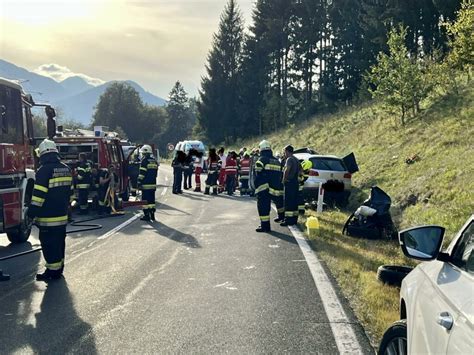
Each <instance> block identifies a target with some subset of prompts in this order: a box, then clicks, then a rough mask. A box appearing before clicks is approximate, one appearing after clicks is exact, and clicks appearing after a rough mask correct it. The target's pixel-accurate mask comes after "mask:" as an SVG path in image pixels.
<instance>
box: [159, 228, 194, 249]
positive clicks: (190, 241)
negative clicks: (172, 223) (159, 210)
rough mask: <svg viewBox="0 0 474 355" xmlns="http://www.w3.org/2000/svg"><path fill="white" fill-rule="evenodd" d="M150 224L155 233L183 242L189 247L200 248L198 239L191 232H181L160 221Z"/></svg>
mask: <svg viewBox="0 0 474 355" xmlns="http://www.w3.org/2000/svg"><path fill="white" fill-rule="evenodd" d="M150 225H151V226H152V227H153V228H155V230H156V232H157V234H159V235H160V236H163V237H166V238H168V239H171V240H173V241H175V242H178V243H183V244H186V245H187V246H189V247H190V248H201V245H200V244H199V241H198V240H197V239H196V238H194V237H193V236H192V235H191V234H186V233H182V232H180V231H178V230H176V229H174V228H171V227H169V226H167V225H166V224H163V223H161V222H153V223H150Z"/></svg>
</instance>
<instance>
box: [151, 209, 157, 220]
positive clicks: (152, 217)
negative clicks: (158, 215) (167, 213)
mask: <svg viewBox="0 0 474 355" xmlns="http://www.w3.org/2000/svg"><path fill="white" fill-rule="evenodd" d="M155 211H156V209H155V208H152V209H151V210H150V219H151V220H152V221H153V222H154V221H156V219H155Z"/></svg>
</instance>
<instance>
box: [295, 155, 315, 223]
mask: <svg viewBox="0 0 474 355" xmlns="http://www.w3.org/2000/svg"><path fill="white" fill-rule="evenodd" d="M312 167H313V163H312V162H311V160H304V161H302V162H301V170H300V175H299V177H298V181H299V189H298V211H299V213H300V214H302V215H304V214H305V212H306V210H305V208H304V192H303V190H304V183H305V182H306V180H308V178H309V171H310V170H311V168H312Z"/></svg>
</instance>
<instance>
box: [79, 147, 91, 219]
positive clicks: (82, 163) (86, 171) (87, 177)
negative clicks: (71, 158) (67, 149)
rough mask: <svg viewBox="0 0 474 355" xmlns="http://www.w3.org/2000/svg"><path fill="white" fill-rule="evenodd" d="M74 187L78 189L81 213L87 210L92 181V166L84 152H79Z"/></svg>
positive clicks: (85, 212)
mask: <svg viewBox="0 0 474 355" xmlns="http://www.w3.org/2000/svg"><path fill="white" fill-rule="evenodd" d="M76 170H77V177H76V179H77V181H76V188H77V190H78V198H79V209H80V213H81V214H87V213H88V212H89V203H88V200H89V189H90V187H91V183H92V166H91V164H90V163H89V161H88V160H87V158H86V154H85V153H80V154H79V164H78V166H77V169H76Z"/></svg>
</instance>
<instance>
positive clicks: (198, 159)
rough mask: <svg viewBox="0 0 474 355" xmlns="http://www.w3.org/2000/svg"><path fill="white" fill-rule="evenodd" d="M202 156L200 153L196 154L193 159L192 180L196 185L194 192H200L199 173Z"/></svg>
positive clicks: (200, 171) (201, 165)
mask: <svg viewBox="0 0 474 355" xmlns="http://www.w3.org/2000/svg"><path fill="white" fill-rule="evenodd" d="M202 155H203V154H202V152H196V156H195V157H194V162H193V165H194V179H195V183H196V188H195V189H194V192H201V173H202V169H203V161H202Z"/></svg>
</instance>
